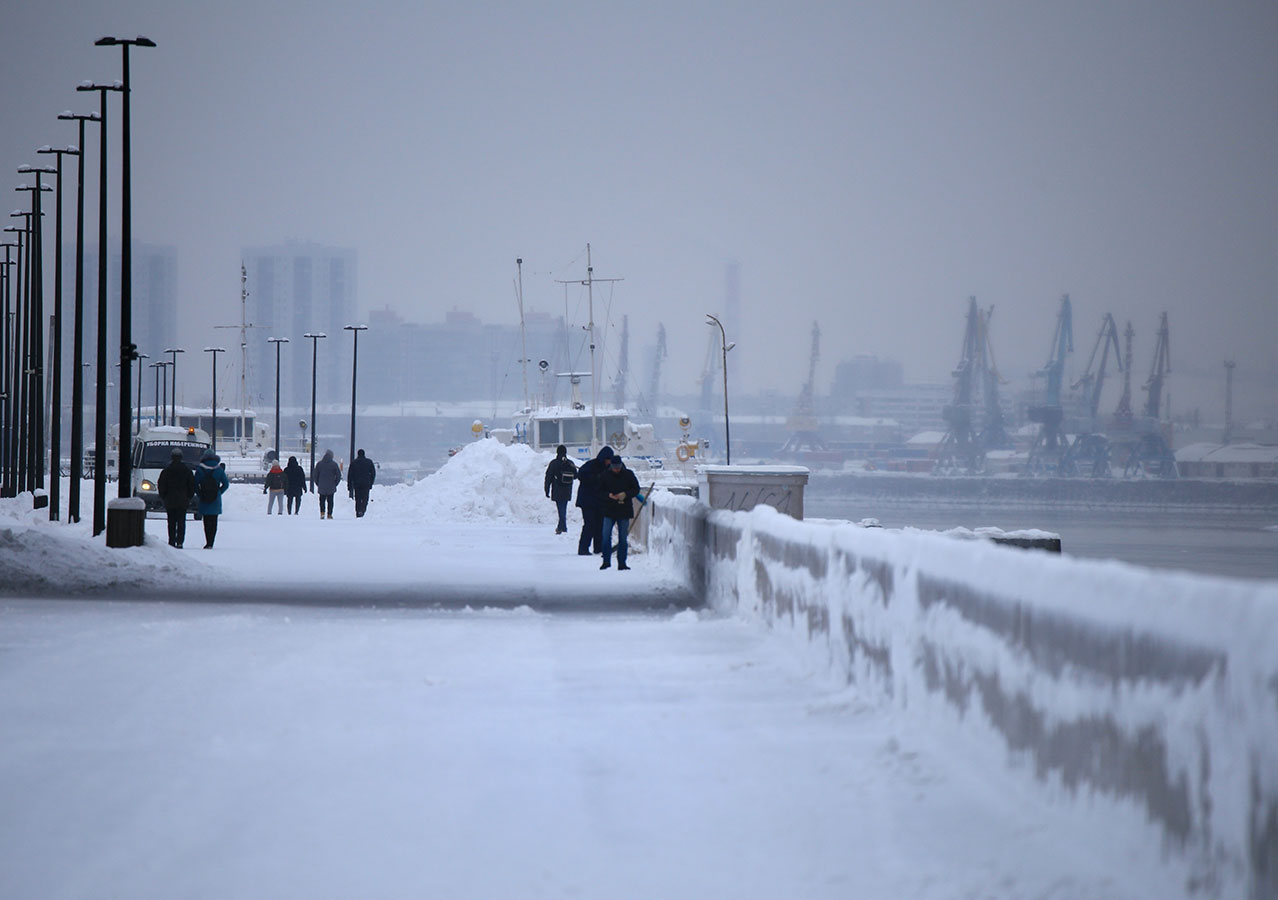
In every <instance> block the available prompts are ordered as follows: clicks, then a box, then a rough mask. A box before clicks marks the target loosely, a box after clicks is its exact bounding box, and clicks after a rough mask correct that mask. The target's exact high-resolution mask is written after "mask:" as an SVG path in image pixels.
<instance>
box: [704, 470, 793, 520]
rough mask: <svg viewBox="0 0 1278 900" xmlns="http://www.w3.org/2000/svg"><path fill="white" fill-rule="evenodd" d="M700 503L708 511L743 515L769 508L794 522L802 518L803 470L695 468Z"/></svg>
mask: <svg viewBox="0 0 1278 900" xmlns="http://www.w3.org/2000/svg"><path fill="white" fill-rule="evenodd" d="M697 482H698V488H699V490H700V496H701V499H702V500H703V501H704V502H705V503H706V504H707V505H708V506H709V507H710V508H711V509H731V510H736V511H737V512H745V511H747V510H751V509H754V508H755V507H756V506H771V507H772V508H773V509H775V510H777V512H783V513H785V514H786V515H788V516H793V517H794V518H796V519H802V518H803V488H804V486H805V485H806V484H807V483H808V470H807V469H806V468H804V467H803V466H697Z"/></svg>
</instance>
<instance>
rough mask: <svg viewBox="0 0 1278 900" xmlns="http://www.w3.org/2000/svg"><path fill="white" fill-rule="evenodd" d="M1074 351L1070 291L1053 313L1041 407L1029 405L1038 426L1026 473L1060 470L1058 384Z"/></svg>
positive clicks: (1061, 437) (1062, 449)
mask: <svg viewBox="0 0 1278 900" xmlns="http://www.w3.org/2000/svg"><path fill="white" fill-rule="evenodd" d="M1073 352H1074V320H1073V312H1072V311H1071V308H1070V303H1069V294H1065V295H1064V296H1063V297H1061V306H1060V311H1059V312H1058V313H1057V314H1056V332H1055V334H1053V336H1052V347H1051V350H1050V351H1049V353H1048V357H1047V364H1046V365H1045V366H1044V367H1043V368H1042V369H1040V370H1039V372H1038V374H1039V376H1040V377H1045V378H1046V379H1047V390H1046V393H1045V396H1044V402H1043V403H1042V405H1040V406H1031V407H1030V408H1029V410H1028V414H1029V418H1030V421H1031V422H1038V423H1039V429H1038V434H1036V435H1035V436H1034V443H1033V445H1032V446H1031V447H1030V452H1029V461H1028V462H1027V463H1026V474H1029V475H1055V474H1056V473H1057V472H1059V471H1060V464H1061V457H1063V456H1064V455H1065V451H1066V449H1067V448H1066V444H1065V433H1064V430H1063V429H1062V428H1061V423H1062V422H1063V421H1064V419H1065V410H1064V407H1062V406H1061V386H1062V384H1063V383H1064V381H1065V357H1066V356H1067V355H1068V354H1070V353H1073Z"/></svg>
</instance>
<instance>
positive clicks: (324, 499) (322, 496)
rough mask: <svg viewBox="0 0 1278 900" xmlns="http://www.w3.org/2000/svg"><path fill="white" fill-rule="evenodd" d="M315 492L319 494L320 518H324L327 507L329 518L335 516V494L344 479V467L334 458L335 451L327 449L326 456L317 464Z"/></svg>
mask: <svg viewBox="0 0 1278 900" xmlns="http://www.w3.org/2000/svg"><path fill="white" fill-rule="evenodd" d="M314 478H315V493H317V494H319V506H320V518H321V519H322V518H324V512H325V510H326V509H327V511H328V518H330V519H331V518H333V495H334V494H336V493H337V486H338V485H339V484H341V481H342V467H341V466H340V465H338V463H337V460H335V459H333V451H332V450H325V451H324V458H323V459H321V460H320V461H319V462H317V463H316V464H315V472H314Z"/></svg>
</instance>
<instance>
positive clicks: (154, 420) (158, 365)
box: [150, 360, 168, 425]
mask: <svg viewBox="0 0 1278 900" xmlns="http://www.w3.org/2000/svg"><path fill="white" fill-rule="evenodd" d="M167 365H168V363H167V362H165V361H164V360H160V361H159V362H153V363H151V365H150V368H152V369H155V402H154V403H153V404H152V405H151V424H152V425H159V424H160V372H162V371H163V370H164V367H165V366H167ZM165 383H166V384H167V383H168V382H165Z"/></svg>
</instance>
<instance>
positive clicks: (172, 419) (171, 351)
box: [164, 347, 186, 425]
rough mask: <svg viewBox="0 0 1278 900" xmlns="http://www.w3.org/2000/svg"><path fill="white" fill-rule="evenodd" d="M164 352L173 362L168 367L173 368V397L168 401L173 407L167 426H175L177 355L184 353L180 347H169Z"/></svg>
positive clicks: (176, 421)
mask: <svg viewBox="0 0 1278 900" xmlns="http://www.w3.org/2000/svg"><path fill="white" fill-rule="evenodd" d="M164 352H165V353H167V354H169V356H170V357H171V358H172V360H173V361H172V362H171V363H169V365H170V366H172V367H173V373H172V376H171V377H172V378H173V396H172V397H171V398H170V400H169V402H170V403H172V404H173V405H172V407H171V409H172V413H171V415H170V416H169V424H170V425H176V424H177V423H178V420H177V355H178V354H179V353H185V352H186V351H185V350H183V349H182V348H181V347H169V348H168V349H167V350H165V351H164Z"/></svg>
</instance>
